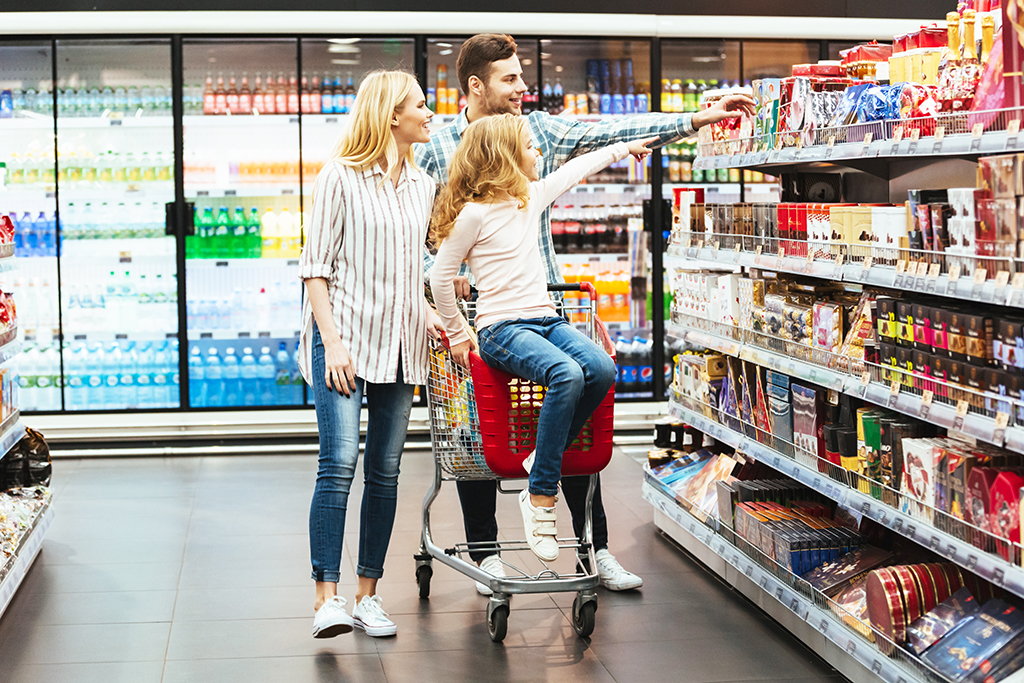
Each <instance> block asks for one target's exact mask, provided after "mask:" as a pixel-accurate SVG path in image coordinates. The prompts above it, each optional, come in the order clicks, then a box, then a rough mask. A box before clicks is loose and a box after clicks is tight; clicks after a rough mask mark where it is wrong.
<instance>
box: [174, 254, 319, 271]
mask: <svg viewBox="0 0 1024 683" xmlns="http://www.w3.org/2000/svg"><path fill="white" fill-rule="evenodd" d="M185 263H186V265H187V267H188V268H231V267H245V266H248V267H255V266H259V267H262V268H287V267H291V266H294V267H298V265H299V259H298V257H286V258H271V257H269V256H265V257H262V258H194V259H193V258H190V259H188V260H187V261H186V262H185Z"/></svg>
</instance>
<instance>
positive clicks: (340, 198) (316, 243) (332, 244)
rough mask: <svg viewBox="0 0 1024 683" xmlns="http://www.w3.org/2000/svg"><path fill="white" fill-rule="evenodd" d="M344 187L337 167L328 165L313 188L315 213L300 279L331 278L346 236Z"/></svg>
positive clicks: (300, 267)
mask: <svg viewBox="0 0 1024 683" xmlns="http://www.w3.org/2000/svg"><path fill="white" fill-rule="evenodd" d="M344 209H345V187H344V184H343V182H342V174H341V172H340V169H339V168H338V165H337V164H336V163H334V164H327V165H326V166H324V168H323V170H322V171H320V174H319V175H318V176H317V178H316V183H315V184H314V185H313V210H312V211H311V212H310V217H309V225H307V226H306V244H305V246H304V247H303V248H302V256H301V257H300V258H299V278H300V279H302V280H309V279H312V278H324V279H330V277H331V274H332V273H333V272H334V267H335V261H336V260H337V258H338V252H339V250H340V249H341V243H342V240H343V239H344V236H345V225H344V220H343V216H344V215H345V212H344Z"/></svg>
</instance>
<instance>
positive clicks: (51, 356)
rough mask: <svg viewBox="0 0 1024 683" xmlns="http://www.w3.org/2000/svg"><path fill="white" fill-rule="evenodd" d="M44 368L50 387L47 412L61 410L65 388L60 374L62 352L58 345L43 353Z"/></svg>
mask: <svg viewBox="0 0 1024 683" xmlns="http://www.w3.org/2000/svg"><path fill="white" fill-rule="evenodd" d="M43 367H45V368H46V375H47V380H48V381H49V385H50V389H49V399H48V400H47V401H46V410H60V395H61V389H62V388H63V386H64V378H63V377H62V376H61V374H60V351H59V350H58V348H57V346H56V344H52V345H50V347H49V348H48V349H46V351H44V352H43Z"/></svg>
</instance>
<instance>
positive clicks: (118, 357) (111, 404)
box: [103, 342, 128, 410]
mask: <svg viewBox="0 0 1024 683" xmlns="http://www.w3.org/2000/svg"><path fill="white" fill-rule="evenodd" d="M124 360H125V359H124V353H122V352H121V345H120V344H118V343H117V342H113V343H112V344H111V345H110V348H109V349H107V355H106V369H105V371H104V373H103V375H104V377H103V379H104V380H105V384H106V392H107V400H106V401H104V402H103V403H104V404H105V406H106V407H107V408H108V409H113V410H122V409H124V408H127V407H128V397H127V394H126V392H125V391H124V388H123V387H122V386H121V369H122V368H123V367H124Z"/></svg>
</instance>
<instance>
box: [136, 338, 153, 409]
mask: <svg viewBox="0 0 1024 683" xmlns="http://www.w3.org/2000/svg"><path fill="white" fill-rule="evenodd" d="M155 355H156V354H155V352H154V351H153V346H152V344H148V343H147V344H145V345H144V346H143V347H142V349H141V350H140V351H139V359H138V363H137V368H138V370H137V372H136V374H135V387H136V392H137V396H138V398H137V405H138V407H139V408H156V407H157V402H156V385H155V384H153V375H154V370H155V368H154V367H153V365H154V359H155Z"/></svg>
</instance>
